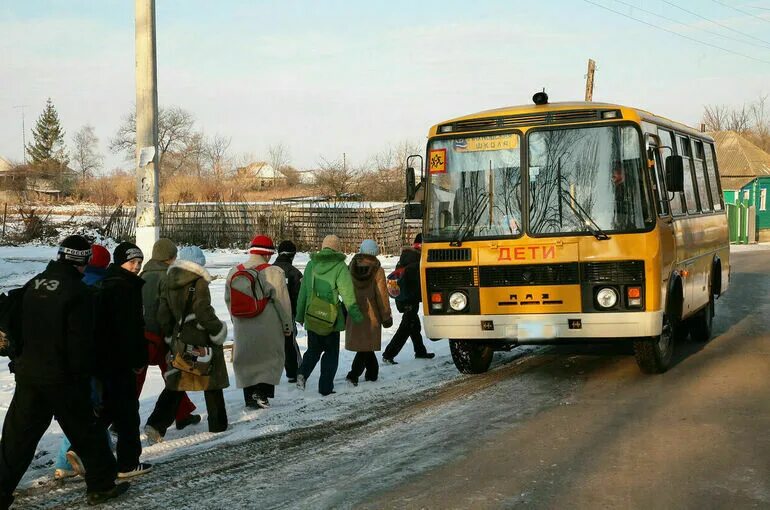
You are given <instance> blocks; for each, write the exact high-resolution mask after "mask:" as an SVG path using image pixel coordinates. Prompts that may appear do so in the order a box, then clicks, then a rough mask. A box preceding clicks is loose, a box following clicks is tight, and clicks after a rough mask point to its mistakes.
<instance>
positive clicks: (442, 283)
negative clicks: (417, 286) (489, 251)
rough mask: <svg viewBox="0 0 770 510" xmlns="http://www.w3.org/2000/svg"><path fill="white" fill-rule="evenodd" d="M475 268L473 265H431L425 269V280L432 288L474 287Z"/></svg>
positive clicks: (429, 287)
mask: <svg viewBox="0 0 770 510" xmlns="http://www.w3.org/2000/svg"><path fill="white" fill-rule="evenodd" d="M473 270H474V268H473V267H430V268H428V269H426V270H425V281H426V283H427V285H428V289H430V290H448V289H454V288H458V287H473V286H474V278H473Z"/></svg>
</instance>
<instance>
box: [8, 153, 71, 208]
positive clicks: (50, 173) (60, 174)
mask: <svg viewBox="0 0 770 510" xmlns="http://www.w3.org/2000/svg"><path fill="white" fill-rule="evenodd" d="M77 177H78V174H77V172H75V171H74V170H72V169H71V168H69V167H66V166H65V167H60V168H59V169H54V170H51V169H49V170H47V171H46V170H41V169H39V168H36V167H34V166H32V165H14V164H12V163H11V162H10V161H8V160H7V159H5V158H2V157H0V188H2V189H6V190H10V189H13V190H16V191H26V192H29V193H34V194H36V195H38V196H41V197H42V196H47V197H56V198H58V197H61V196H62V195H65V194H66V193H67V190H68V189H69V188H70V185H71V183H73V182H74V181H75V180H76V179H77Z"/></svg>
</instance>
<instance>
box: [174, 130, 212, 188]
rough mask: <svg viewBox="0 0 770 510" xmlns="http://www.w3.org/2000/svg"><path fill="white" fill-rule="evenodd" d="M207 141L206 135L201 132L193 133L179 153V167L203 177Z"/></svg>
mask: <svg viewBox="0 0 770 510" xmlns="http://www.w3.org/2000/svg"><path fill="white" fill-rule="evenodd" d="M206 151H207V143H206V137H205V136H204V135H203V133H201V132H196V133H192V134H191V135H190V136H189V138H188V139H187V143H185V146H184V149H182V151H181V152H179V153H178V154H177V153H175V156H177V157H178V158H179V159H180V162H179V163H178V165H177V168H178V169H184V170H186V171H187V173H190V174H193V175H196V176H198V178H200V177H202V175H203V170H204V167H205V164H206Z"/></svg>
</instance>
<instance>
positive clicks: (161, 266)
mask: <svg viewBox="0 0 770 510" xmlns="http://www.w3.org/2000/svg"><path fill="white" fill-rule="evenodd" d="M166 271H168V264H166V263H165V262H164V261H162V260H157V259H150V260H148V261H147V262H146V263H145V264H144V267H142V273H152V272H163V273H165V272H166Z"/></svg>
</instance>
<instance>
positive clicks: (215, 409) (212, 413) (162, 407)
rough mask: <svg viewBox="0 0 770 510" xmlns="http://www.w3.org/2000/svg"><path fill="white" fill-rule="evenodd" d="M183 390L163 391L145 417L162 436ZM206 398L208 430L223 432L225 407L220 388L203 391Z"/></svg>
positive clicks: (172, 417)
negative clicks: (149, 413)
mask: <svg viewBox="0 0 770 510" xmlns="http://www.w3.org/2000/svg"><path fill="white" fill-rule="evenodd" d="M184 396H185V392H183V391H164V392H163V393H161V394H160V396H159V397H158V402H156V404H155V409H153V411H152V414H151V415H150V417H149V418H147V425H149V426H151V427H152V428H154V429H155V430H157V431H158V432H160V435H161V436H163V435H165V434H166V430H168V428H169V427H170V426H171V424H172V423H174V414H175V409H177V408H178V407H179V402H180V401H181V400H182V398H184ZM203 396H204V398H205V399H206V411H208V415H209V417H208V422H209V432H223V431H225V430H227V408H226V407H225V397H224V394H223V393H222V390H207V391H204V392H203Z"/></svg>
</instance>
